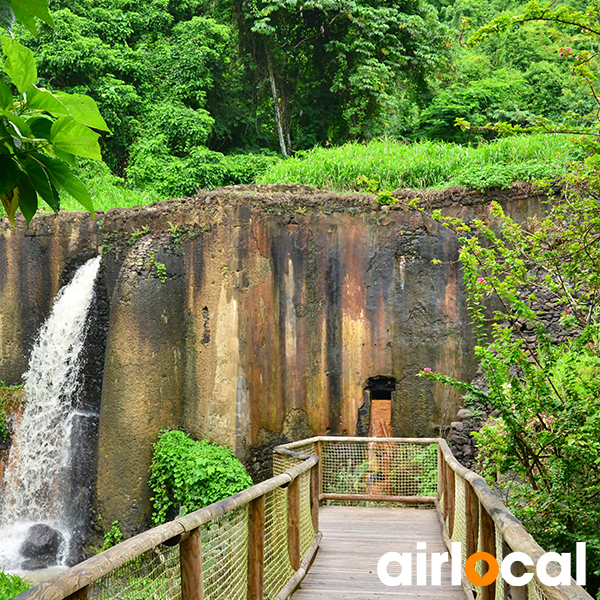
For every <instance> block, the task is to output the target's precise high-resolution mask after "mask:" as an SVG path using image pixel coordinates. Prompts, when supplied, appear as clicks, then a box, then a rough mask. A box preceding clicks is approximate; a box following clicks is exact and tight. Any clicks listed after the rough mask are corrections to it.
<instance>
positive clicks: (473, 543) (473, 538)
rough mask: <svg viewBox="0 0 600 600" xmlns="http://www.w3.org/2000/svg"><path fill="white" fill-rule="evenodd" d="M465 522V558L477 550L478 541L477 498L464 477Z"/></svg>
mask: <svg viewBox="0 0 600 600" xmlns="http://www.w3.org/2000/svg"><path fill="white" fill-rule="evenodd" d="M465 522H466V524H467V544H466V556H467V558H468V557H469V556H471V555H472V554H475V552H477V550H478V548H477V543H478V541H479V498H477V494H476V493H475V490H474V489H473V488H472V487H471V484H470V483H469V482H468V481H467V480H466V479H465Z"/></svg>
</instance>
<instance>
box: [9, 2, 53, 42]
mask: <svg viewBox="0 0 600 600" xmlns="http://www.w3.org/2000/svg"><path fill="white" fill-rule="evenodd" d="M9 2H10V5H11V6H12V9H13V12H14V13H15V17H16V18H17V21H19V22H20V23H23V25H25V27H27V29H29V30H30V31H31V32H32V33H34V34H35V33H37V27H36V25H35V18H34V17H37V18H38V19H40V21H43V22H44V23H46V24H48V25H50V27H54V21H53V20H52V16H51V15H50V11H49V10H48V0H9Z"/></svg>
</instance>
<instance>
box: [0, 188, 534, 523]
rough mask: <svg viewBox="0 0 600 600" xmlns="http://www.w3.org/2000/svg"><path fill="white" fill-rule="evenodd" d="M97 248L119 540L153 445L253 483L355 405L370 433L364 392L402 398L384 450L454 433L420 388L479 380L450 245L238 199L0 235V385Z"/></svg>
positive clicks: (402, 219)
mask: <svg viewBox="0 0 600 600" xmlns="http://www.w3.org/2000/svg"><path fill="white" fill-rule="evenodd" d="M410 196H411V194H410V193H407V194H403V199H406V198H408V197H410ZM421 197H422V199H423V202H424V203H426V204H428V205H430V206H440V207H442V208H443V209H444V210H445V211H446V212H448V213H452V214H457V215H461V216H463V217H467V218H468V217H471V216H480V217H486V216H487V215H488V212H489V202H490V200H492V199H494V200H496V201H500V202H502V203H503V204H504V205H505V206H506V207H507V210H508V212H509V213H510V214H512V215H514V216H516V217H518V218H524V217H525V216H527V215H528V214H530V213H531V212H533V211H538V210H539V206H540V197H539V196H538V195H536V193H535V191H534V190H532V189H530V188H526V187H515V188H513V189H511V190H508V191H505V192H498V193H494V194H490V195H488V196H484V197H482V196H481V195H480V194H478V193H475V192H465V191H464V190H459V189H456V190H449V191H445V192H440V193H432V194H426V195H422V196H421ZM38 230H39V231H46V232H48V233H46V234H44V236H41V235H38V234H37V232H38ZM78 232H80V234H79V233H78ZM51 233H53V234H54V235H49V234H51ZM99 240H102V242H103V244H104V249H105V258H104V269H105V271H104V272H105V282H106V283H105V285H106V291H107V294H108V298H109V299H110V320H109V328H108V336H107V346H106V358H105V363H104V378H103V390H102V406H101V417H100V432H99V462H98V486H97V490H98V510H99V511H100V513H101V514H102V516H103V520H104V522H105V523H108V524H110V523H112V521H113V520H115V519H119V521H120V522H121V524H122V526H124V529H125V530H126V531H128V532H133V531H135V530H136V528H138V527H139V526H141V525H142V524H143V523H144V522H147V520H148V518H149V496H150V492H149V489H148V487H147V485H146V481H147V478H148V467H149V465H150V456H151V444H152V442H154V441H155V439H156V435H157V433H158V432H159V431H160V430H161V429H164V428H168V427H183V428H184V429H186V430H187V431H189V432H191V433H192V434H193V435H194V436H195V437H197V438H208V439H211V440H214V441H217V442H220V443H225V444H228V445H229V446H231V447H232V448H234V449H235V451H236V453H237V455H238V456H239V457H240V458H241V459H242V460H244V461H245V462H246V464H247V465H248V468H249V471H250V472H251V474H252V475H253V476H254V477H255V478H261V477H264V476H266V475H267V474H268V469H269V464H270V463H269V461H270V448H271V447H272V445H274V444H275V443H279V442H281V441H286V440H289V439H294V438H301V437H305V436H307V435H310V434H311V433H315V434H326V433H327V434H333V435H335V434H350V435H352V434H355V432H356V431H357V423H358V420H359V410H360V409H361V407H363V405H364V407H363V410H362V417H361V418H362V422H363V423H364V422H365V418H366V422H367V423H368V415H367V416H366V417H365V412H368V403H367V404H365V394H364V390H365V385H366V382H367V380H368V379H369V378H372V377H377V376H386V377H389V378H393V379H394V380H395V381H396V389H395V391H394V393H393V401H392V418H391V434H393V435H397V436H423V435H437V434H438V433H439V431H440V430H441V429H442V428H443V427H445V426H447V425H449V423H450V422H451V421H452V420H454V416H455V415H456V411H457V409H458V408H459V398H458V395H457V394H456V393H455V392H454V391H452V390H450V389H448V388H446V387H443V386H441V385H439V384H432V383H430V382H428V381H427V380H424V379H421V378H418V377H416V374H417V373H418V371H419V370H420V369H422V368H424V367H430V368H432V369H434V370H437V371H441V372H444V373H448V374H451V375H454V376H455V377H459V378H464V379H467V380H470V379H471V378H472V377H473V375H474V368H475V365H474V362H473V358H472V355H471V354H472V353H471V349H472V336H471V332H470V327H469V319H468V315H467V313H466V309H465V302H464V300H465V299H464V294H463V290H462V286H461V275H460V272H459V266H458V264H457V255H458V248H457V241H456V239H455V237H454V235H453V234H452V233H451V232H449V231H448V230H446V229H444V228H443V227H440V226H439V225H437V224H435V223H433V222H432V221H431V220H429V219H428V218H427V217H426V216H425V215H424V214H422V213H419V212H417V211H408V210H406V208H405V207H403V205H402V203H399V204H398V205H395V206H393V207H391V209H389V210H386V209H385V208H384V207H381V206H379V205H378V204H377V202H376V201H375V199H374V198H373V197H371V196H367V195H360V194H349V195H334V194H325V193H321V192H317V191H314V190H311V189H310V188H303V187H299V186H294V187H286V186H266V187H264V188H257V187H253V186H248V187H243V188H237V189H224V190H217V191H215V192H210V193H204V194H201V195H199V196H198V197H196V198H192V199H186V200H180V201H169V202H164V203H160V204H157V205H153V206H150V207H147V208H137V209H129V210H127V209H114V210H111V211H109V212H108V213H106V214H105V215H104V216H103V218H102V217H101V218H100V220H99V223H97V224H93V222H92V220H91V218H89V217H84V216H81V215H61V216H59V217H44V218H41V219H39V220H38V222H37V223H36V224H34V225H33V226H32V229H31V232H30V233H29V234H24V233H23V231H21V230H20V231H18V232H17V233H12V232H11V230H10V229H9V228H8V227H6V226H4V227H3V228H2V229H0V256H2V257H6V260H4V259H3V260H2V261H1V263H0V301H4V300H5V299H6V306H7V312H5V310H4V308H3V309H2V315H5V316H4V318H0V347H1V349H2V359H0V379H7V380H9V381H16V380H17V379H18V378H19V377H20V374H21V373H22V372H23V371H24V369H25V365H26V360H27V352H28V348H29V347H30V344H31V337H32V336H33V335H34V333H35V331H36V330H37V327H38V326H39V324H40V322H41V320H42V319H43V318H44V317H45V315H46V314H47V312H48V310H49V306H50V303H51V299H52V297H53V295H54V294H55V292H56V290H57V286H58V282H59V280H60V275H61V272H62V271H63V270H64V269H65V266H66V265H67V263H68V262H69V261H74V260H78V259H79V257H80V256H83V255H85V256H86V257H87V255H88V254H89V253H90V252H96V251H97V248H98V245H99V243H100V242H99ZM44 249H45V250H44ZM32 255H33V256H38V255H39V256H46V255H48V257H49V258H48V259H46V260H47V263H48V265H49V266H48V267H46V268H45V267H44V266H42V265H38V264H37V262H36V260H33V264H32V261H31V260H30V258H29V257H31V256H32ZM434 258H436V259H439V260H441V261H442V264H441V265H438V266H434V265H432V263H431V260H432V259H434ZM30 271H31V272H32V273H33V276H32V275H30ZM44 273H48V275H47V276H46V277H44V276H43V274H44ZM2 306H3V307H4V306H5V304H4V302H3V304H2ZM366 400H368V396H367V398H366Z"/></svg>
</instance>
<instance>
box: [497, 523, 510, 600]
mask: <svg viewBox="0 0 600 600" xmlns="http://www.w3.org/2000/svg"><path fill="white" fill-rule="evenodd" d="M494 527H495V530H496V536H495V537H496V560H497V561H498V564H499V565H500V564H501V563H502V560H503V559H504V555H505V554H508V552H510V550H508V551H505V544H504V538H503V537H502V533H500V530H499V529H498V527H497V526H496V525H494ZM496 600H504V579H503V577H502V573H500V571H498V577H497V578H496Z"/></svg>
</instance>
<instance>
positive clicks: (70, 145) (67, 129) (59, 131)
mask: <svg viewBox="0 0 600 600" xmlns="http://www.w3.org/2000/svg"><path fill="white" fill-rule="evenodd" d="M51 136H52V139H51V141H52V143H53V144H54V145H55V146H56V147H57V148H58V149H59V150H62V151H63V152H69V153H70V154H74V155H75V156H83V157H84V158H92V159H94V160H102V154H101V153H100V146H99V144H98V138H99V137H100V135H99V134H97V133H96V132H95V131H92V130H91V129H90V128H89V127H86V126H85V125H82V124H81V123H78V122H77V121H75V119H73V117H61V118H60V119H57V120H56V121H54V123H53V124H52V131H51Z"/></svg>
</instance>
